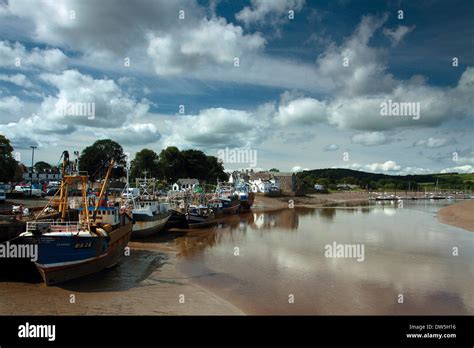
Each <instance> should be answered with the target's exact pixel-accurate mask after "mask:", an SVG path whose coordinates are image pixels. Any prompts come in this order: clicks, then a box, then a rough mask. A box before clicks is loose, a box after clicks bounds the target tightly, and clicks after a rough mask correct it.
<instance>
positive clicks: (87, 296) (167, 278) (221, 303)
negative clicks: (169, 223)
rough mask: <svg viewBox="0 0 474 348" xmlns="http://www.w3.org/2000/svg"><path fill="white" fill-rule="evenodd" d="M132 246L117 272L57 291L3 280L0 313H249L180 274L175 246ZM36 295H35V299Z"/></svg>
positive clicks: (72, 284)
mask: <svg viewBox="0 0 474 348" xmlns="http://www.w3.org/2000/svg"><path fill="white" fill-rule="evenodd" d="M129 246H130V248H131V256H130V259H129V260H123V261H122V262H121V264H120V265H118V266H117V269H110V270H106V271H103V272H107V274H106V275H105V274H104V273H103V272H99V273H96V274H94V275H91V276H88V277H86V278H82V279H77V280H73V281H70V282H67V283H64V284H62V285H59V286H51V287H47V286H45V285H44V284H43V283H39V282H35V283H32V282H26V281H12V280H7V281H5V280H2V281H1V282H0V297H1V298H2V301H0V314H1V315H86V316H87V315H145V316H149V315H244V314H245V313H244V312H243V311H242V310H240V309H239V308H237V307H236V306H235V305H233V304H232V303H230V302H229V301H226V300H225V299H223V298H222V297H220V296H219V295H217V294H215V293H213V292H212V291H209V290H208V289H206V288H204V287H202V286H200V285H199V284H197V283H196V282H194V281H193V280H192V278H191V277H189V276H187V275H185V274H183V273H181V272H179V271H178V269H177V263H178V262H177V259H176V252H175V251H174V249H175V248H174V246H173V245H170V244H169V243H160V244H158V243H153V242H152V243H137V242H131V243H130V244H129ZM104 275H105V276H104ZM31 293H34V294H35V295H34V296H31ZM71 295H74V297H75V303H71V301H70V299H71ZM182 295H184V297H182ZM183 299H184V302H183V301H182V300H183ZM180 300H181V301H180Z"/></svg>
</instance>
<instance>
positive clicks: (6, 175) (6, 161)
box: [0, 134, 18, 182]
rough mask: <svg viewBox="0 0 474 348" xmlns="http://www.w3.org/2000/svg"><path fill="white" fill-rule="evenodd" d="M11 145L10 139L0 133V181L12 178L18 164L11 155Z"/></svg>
mask: <svg viewBox="0 0 474 348" xmlns="http://www.w3.org/2000/svg"><path fill="white" fill-rule="evenodd" d="M12 152H13V147H12V146H11V145H10V140H8V139H7V138H6V137H5V136H3V135H1V134H0V181H5V182H6V181H11V180H13V179H14V176H15V170H16V167H17V165H18V163H17V161H16V160H15V158H13V155H12Z"/></svg>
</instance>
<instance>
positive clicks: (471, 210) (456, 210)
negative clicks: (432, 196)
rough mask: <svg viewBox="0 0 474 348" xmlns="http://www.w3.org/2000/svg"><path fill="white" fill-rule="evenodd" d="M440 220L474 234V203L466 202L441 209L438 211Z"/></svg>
mask: <svg viewBox="0 0 474 348" xmlns="http://www.w3.org/2000/svg"><path fill="white" fill-rule="evenodd" d="M438 220H439V221H440V222H442V223H445V224H449V225H452V226H456V227H459V228H463V229H465V230H468V231H472V232H474V201H472V200H470V201H464V202H461V203H457V204H453V205H450V206H447V207H444V208H441V209H440V210H439V211H438Z"/></svg>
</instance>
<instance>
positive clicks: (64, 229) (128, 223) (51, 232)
mask: <svg viewBox="0 0 474 348" xmlns="http://www.w3.org/2000/svg"><path fill="white" fill-rule="evenodd" d="M113 165H114V161H113V160H112V161H110V165H109V168H108V170H107V174H106V177H105V180H104V183H103V185H102V188H101V191H100V194H99V197H98V199H97V202H96V205H95V206H90V205H89V202H88V198H87V195H86V189H85V188H86V187H87V182H88V175H87V173H85V172H76V173H73V174H70V175H63V182H62V185H61V189H60V199H59V213H60V214H61V219H60V220H56V221H55V220H36V221H30V222H27V226H26V231H25V232H24V233H22V234H21V235H20V237H19V238H21V241H22V243H28V244H34V245H37V248H38V253H37V254H38V255H37V260H35V265H36V267H37V269H38V271H39V273H40V274H41V276H42V278H43V280H44V282H45V283H46V285H54V284H59V283H62V282H66V281H68V280H72V279H75V278H80V277H83V276H86V275H90V274H93V273H96V272H99V271H101V270H104V269H106V268H110V267H113V266H115V265H116V264H117V263H118V262H119V261H120V259H121V258H122V256H123V255H124V249H125V247H126V246H127V244H128V241H129V240H130V237H131V234H132V217H131V216H130V215H128V214H127V213H126V212H123V211H121V209H120V206H119V204H110V203H108V202H107V201H106V200H104V199H102V197H103V195H104V191H105V188H106V185H107V182H108V178H109V176H110V172H111V170H112V168H113ZM77 183H80V184H81V186H82V198H81V201H82V207H81V208H80V209H79V221H72V222H71V221H66V220H65V217H66V212H67V209H68V193H69V188H70V187H71V186H72V185H75V184H77Z"/></svg>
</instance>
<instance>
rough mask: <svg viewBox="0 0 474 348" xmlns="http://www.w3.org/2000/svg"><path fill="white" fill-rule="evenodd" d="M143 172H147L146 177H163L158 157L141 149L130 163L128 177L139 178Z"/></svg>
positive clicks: (153, 152) (154, 153) (151, 151)
mask: <svg viewBox="0 0 474 348" xmlns="http://www.w3.org/2000/svg"><path fill="white" fill-rule="evenodd" d="M144 171H147V172H148V173H147V175H149V176H151V177H153V178H159V177H162V176H163V173H162V171H161V168H160V164H159V156H158V154H157V153H156V152H155V151H153V150H149V149H143V150H141V151H139V152H137V154H136V155H135V158H134V159H133V161H132V163H131V167H130V177H131V178H138V177H141V176H142V175H143V172H144Z"/></svg>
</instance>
